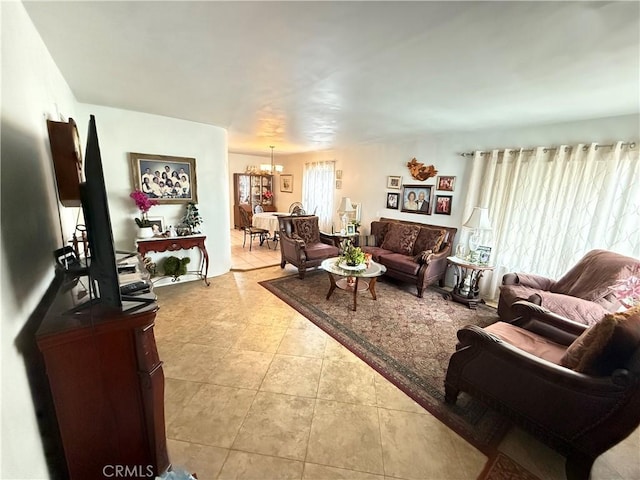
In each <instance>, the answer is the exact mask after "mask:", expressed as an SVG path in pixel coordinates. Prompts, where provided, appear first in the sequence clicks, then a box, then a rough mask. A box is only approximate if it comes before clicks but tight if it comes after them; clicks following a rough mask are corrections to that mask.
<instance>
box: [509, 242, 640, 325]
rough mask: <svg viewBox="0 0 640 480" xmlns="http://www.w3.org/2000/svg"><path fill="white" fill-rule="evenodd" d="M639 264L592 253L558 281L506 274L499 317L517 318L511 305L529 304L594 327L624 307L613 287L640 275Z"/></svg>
mask: <svg viewBox="0 0 640 480" xmlns="http://www.w3.org/2000/svg"><path fill="white" fill-rule="evenodd" d="M639 272H640V260H637V259H635V258H632V257H627V256H624V255H620V254H619V253H615V252H610V251H607V250H592V251H590V252H588V253H587V254H586V255H585V256H584V257H582V259H581V260H580V261H579V262H578V263H577V264H576V265H574V266H573V267H572V268H571V269H570V270H569V271H568V272H567V273H565V274H564V275H563V276H562V278H560V279H559V280H553V279H550V278H547V277H543V276H540V275H533V274H530V273H507V274H506V275H504V277H502V286H501V287H500V298H499V300H498V315H499V316H500V320H502V321H505V322H506V321H509V320H512V319H514V318H515V317H516V314H515V312H514V311H512V309H511V305H512V304H513V303H514V302H517V301H518V300H528V301H529V302H532V303H535V304H536V305H540V306H542V307H545V308H546V309H548V310H551V311H552V312H555V313H557V314H559V315H562V316H564V317H567V318H569V319H571V320H574V321H576V322H579V323H584V324H587V325H592V324H594V323H595V322H597V321H598V320H600V319H601V318H602V317H603V315H605V314H606V313H609V312H615V311H616V310H618V309H619V308H620V307H621V306H622V305H621V304H620V302H619V301H618V300H617V298H616V297H615V295H614V294H613V291H612V290H611V288H610V287H611V285H613V284H614V283H616V281H619V280H624V279H626V278H628V277H630V276H632V275H636V276H638V275H640V273H639Z"/></svg>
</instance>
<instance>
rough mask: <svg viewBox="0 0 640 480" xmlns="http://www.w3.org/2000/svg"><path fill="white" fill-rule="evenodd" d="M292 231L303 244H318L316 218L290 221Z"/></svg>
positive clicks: (318, 236)
mask: <svg viewBox="0 0 640 480" xmlns="http://www.w3.org/2000/svg"><path fill="white" fill-rule="evenodd" d="M291 223H292V224H293V231H294V232H295V233H296V234H297V235H299V236H300V238H302V240H304V241H305V243H307V244H308V243H318V242H320V229H319V228H318V217H302V218H296V219H293V220H291Z"/></svg>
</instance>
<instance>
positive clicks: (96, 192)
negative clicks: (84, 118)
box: [80, 115, 122, 308]
mask: <svg viewBox="0 0 640 480" xmlns="http://www.w3.org/2000/svg"><path fill="white" fill-rule="evenodd" d="M84 176H85V181H84V182H82V183H81V184H80V200H81V202H82V210H83V212H84V221H85V226H86V229H87V238H88V240H89V258H88V259H87V265H88V269H89V283H90V292H91V297H92V300H93V301H99V303H100V304H102V305H105V306H110V307H115V308H120V307H122V297H121V295H120V284H119V282H118V266H117V263H116V251H115V248H114V245H113V231H112V230H111V216H110V215H109V201H108V199H107V190H106V186H105V183H104V174H103V171H102V157H101V156H100V145H99V144H98V131H97V129H96V119H95V117H94V116H93V115H91V116H90V119H89V132H88V133H87V148H86V151H85V155H84Z"/></svg>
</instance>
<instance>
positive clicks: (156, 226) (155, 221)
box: [148, 217, 166, 235]
mask: <svg viewBox="0 0 640 480" xmlns="http://www.w3.org/2000/svg"><path fill="white" fill-rule="evenodd" d="M148 220H149V223H151V228H152V230H153V234H154V235H162V234H163V233H164V230H165V226H166V225H165V223H164V217H149V218H148Z"/></svg>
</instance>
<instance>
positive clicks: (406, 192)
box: [400, 185, 433, 215]
mask: <svg viewBox="0 0 640 480" xmlns="http://www.w3.org/2000/svg"><path fill="white" fill-rule="evenodd" d="M432 188H433V185H403V187H402V208H401V209H400V210H401V211H403V212H409V213H420V214H423V215H431V190H432Z"/></svg>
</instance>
